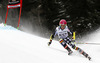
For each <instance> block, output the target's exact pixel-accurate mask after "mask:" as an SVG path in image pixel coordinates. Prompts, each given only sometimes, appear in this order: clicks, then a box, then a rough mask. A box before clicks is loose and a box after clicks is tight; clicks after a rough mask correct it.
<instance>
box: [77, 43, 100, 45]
mask: <svg viewBox="0 0 100 63" xmlns="http://www.w3.org/2000/svg"><path fill="white" fill-rule="evenodd" d="M76 44H91V45H100V43H76Z"/></svg>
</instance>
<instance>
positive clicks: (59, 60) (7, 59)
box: [0, 24, 100, 63]
mask: <svg viewBox="0 0 100 63" xmlns="http://www.w3.org/2000/svg"><path fill="white" fill-rule="evenodd" d="M88 37H89V39H84V41H85V40H86V41H87V42H96V43H99V42H100V39H99V37H100V30H98V31H96V32H94V33H93V34H90V35H89V36H88ZM88 37H87V38H88ZM48 41H49V39H46V38H42V37H39V36H35V35H31V34H28V33H25V32H22V31H20V30H17V29H16V28H13V27H11V26H8V25H7V26H4V25H3V24H0V63H99V62H100V60H99V57H100V46H99V45H76V46H78V47H80V48H82V49H83V50H84V51H86V52H87V53H88V54H89V55H90V56H91V57H92V60H91V61H89V60H88V59H87V58H85V57H84V56H83V55H81V54H80V53H78V52H77V51H75V50H73V54H72V55H70V56H69V55H68V52H67V51H66V50H65V49H64V48H63V47H62V46H61V45H60V43H59V42H58V41H55V40H53V43H52V44H51V45H50V46H48V45H47V43H48Z"/></svg>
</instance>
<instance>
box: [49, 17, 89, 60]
mask: <svg viewBox="0 0 100 63" xmlns="http://www.w3.org/2000/svg"><path fill="white" fill-rule="evenodd" d="M68 32H69V33H70V34H71V35H73V33H72V32H71V31H70V30H69V29H68V26H67V22H66V20H65V19H61V20H60V22H59V26H58V27H56V30H55V32H54V33H53V34H51V36H50V42H48V46H50V44H51V43H52V40H53V38H54V37H55V36H56V35H58V37H59V38H60V40H59V42H60V43H61V45H62V46H63V47H64V48H65V49H67V51H68V55H70V54H72V53H73V51H72V50H71V49H70V48H69V47H68V45H70V46H71V47H72V48H73V49H75V50H77V51H79V52H80V53H81V54H82V55H84V56H85V57H86V58H88V59H89V60H90V59H91V57H90V56H89V55H88V54H87V53H86V52H84V51H83V50H82V49H81V48H79V47H76V46H75V44H74V43H72V39H70V38H69V37H68ZM67 44H68V45H67Z"/></svg>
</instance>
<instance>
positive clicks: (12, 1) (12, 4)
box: [5, 0, 22, 28]
mask: <svg viewBox="0 0 100 63" xmlns="http://www.w3.org/2000/svg"><path fill="white" fill-rule="evenodd" d="M16 8H20V12H19V20H18V25H17V28H19V24H20V17H21V10H22V0H8V5H7V12H6V18H5V25H6V22H7V17H8V11H9V9H16Z"/></svg>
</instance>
